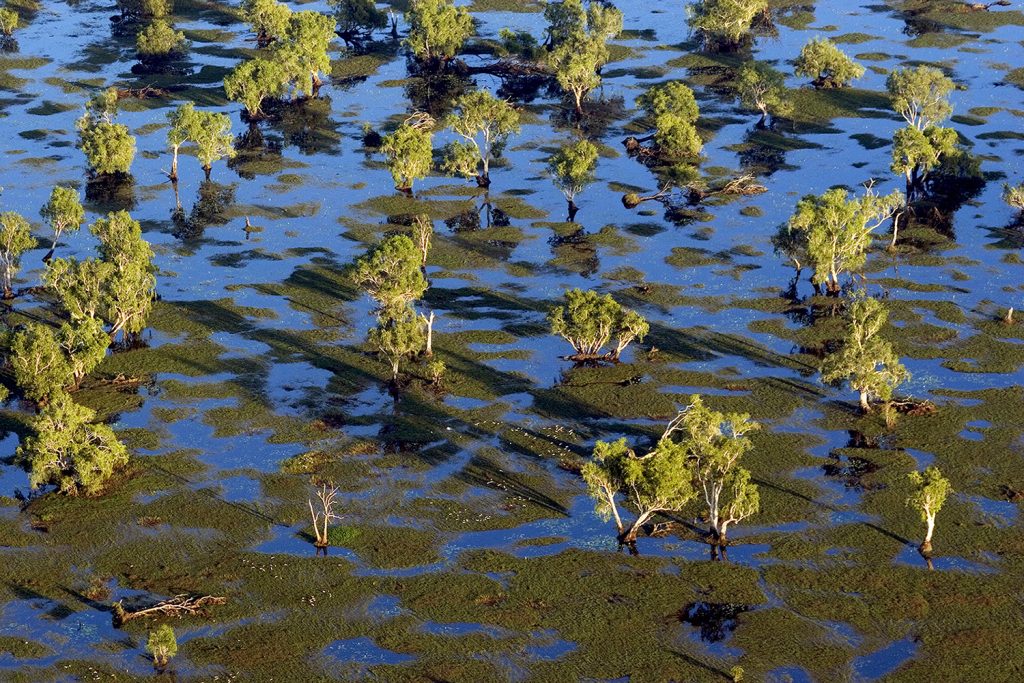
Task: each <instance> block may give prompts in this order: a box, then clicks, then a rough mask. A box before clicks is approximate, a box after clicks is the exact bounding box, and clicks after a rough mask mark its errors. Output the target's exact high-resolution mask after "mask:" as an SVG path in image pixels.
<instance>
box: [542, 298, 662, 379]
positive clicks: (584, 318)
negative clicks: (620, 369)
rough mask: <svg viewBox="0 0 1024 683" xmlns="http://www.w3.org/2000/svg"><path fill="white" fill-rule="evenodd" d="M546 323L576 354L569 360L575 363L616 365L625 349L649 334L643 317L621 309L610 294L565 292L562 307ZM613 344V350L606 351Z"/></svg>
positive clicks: (634, 312)
mask: <svg viewBox="0 0 1024 683" xmlns="http://www.w3.org/2000/svg"><path fill="white" fill-rule="evenodd" d="M548 322H550V323H551V333H552V334H555V335H558V336H560V337H562V338H563V339H565V340H566V341H567V342H569V344H570V345H571V346H572V348H573V351H574V352H575V353H574V354H573V355H572V356H569V359H570V360H573V361H577V362H592V361H599V360H604V361H612V362H618V360H619V358H620V357H621V356H622V352H623V351H625V350H626V347H628V346H629V345H630V344H631V343H632V342H634V341H643V339H644V337H645V336H646V335H647V333H648V332H649V331H650V325H649V324H648V323H647V321H646V320H645V319H644V317H643V316H641V315H640V314H639V313H637V312H636V311H633V310H630V309H628V308H624V307H623V306H622V305H621V304H620V303H619V302H617V301H616V300H615V299H613V298H612V296H611V295H610V294H605V295H603V296H602V295H600V294H598V293H597V292H595V291H593V290H584V289H570V290H568V291H567V292H566V293H565V305H563V306H557V307H555V308H553V309H551V311H550V312H549V313H548ZM613 340H614V342H615V346H614V347H609V344H610V343H611V342H612V341H613ZM606 349H608V350H606Z"/></svg>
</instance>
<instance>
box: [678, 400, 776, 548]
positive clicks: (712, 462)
mask: <svg viewBox="0 0 1024 683" xmlns="http://www.w3.org/2000/svg"><path fill="white" fill-rule="evenodd" d="M760 428H761V425H760V424H758V423H757V422H754V421H752V420H751V419H750V416H749V415H747V414H746V413H728V414H726V413H719V412H717V411H714V410H711V409H710V408H708V407H707V406H705V405H704V402H703V400H701V397H700V396H697V395H695V396H694V397H693V399H692V400H691V402H690V405H689V406H688V407H687V408H686V409H685V410H684V411H683V412H682V413H680V416H679V417H678V418H677V422H676V424H675V425H674V429H678V430H680V431H682V433H683V439H682V442H681V443H682V446H683V447H684V448H685V450H686V455H687V463H688V466H689V469H690V473H691V475H692V477H693V482H694V488H696V489H697V490H698V491H700V492H701V493H702V494H703V496H704V502H705V504H706V505H707V516H708V523H709V525H710V529H709V531H710V535H711V539H712V541H713V542H714V543H715V544H716V545H725V544H726V542H727V540H728V537H727V534H728V531H729V525H731V524H736V523H739V522H741V521H743V520H744V519H746V518H747V517H749V516H750V515H753V514H754V513H756V512H757V511H758V510H759V509H760V497H759V493H758V490H757V485H756V484H754V483H753V482H751V481H750V472H748V471H747V470H745V469H744V468H742V467H740V466H739V461H740V458H741V457H742V456H743V454H744V453H746V452H747V451H749V450H750V449H751V448H753V444H752V443H751V441H750V438H749V437H748V436H747V434H748V433H750V432H753V431H755V430H758V429H760Z"/></svg>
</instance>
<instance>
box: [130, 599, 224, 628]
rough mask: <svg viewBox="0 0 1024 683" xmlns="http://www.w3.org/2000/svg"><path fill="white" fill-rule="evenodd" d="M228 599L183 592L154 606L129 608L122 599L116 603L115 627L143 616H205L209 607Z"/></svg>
mask: <svg viewBox="0 0 1024 683" xmlns="http://www.w3.org/2000/svg"><path fill="white" fill-rule="evenodd" d="M227 601H228V599H227V598H224V597H218V596H215V595H204V596H202V597H192V596H190V595H188V594H185V593H182V594H181V595H175V596H174V597H173V598H168V599H167V600H161V601H160V602H158V603H156V604H155V605H153V606H152V607H144V608H143V609H138V610H128V609H125V607H124V605H123V604H122V601H120V600H118V601H117V602H115V603H114V611H113V621H114V627H115V628H119V627H120V626H121V625H122V624H125V623H127V622H129V621H132V620H134V619H139V618H142V617H157V616H161V617H178V618H181V617H185V616H205V614H206V608H207V607H211V606H213V605H223V604H224V603H226V602H227Z"/></svg>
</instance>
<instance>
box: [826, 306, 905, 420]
mask: <svg viewBox="0 0 1024 683" xmlns="http://www.w3.org/2000/svg"><path fill="white" fill-rule="evenodd" d="M888 318H889V313H888V311H886V310H885V307H884V306H883V305H882V302H880V301H879V300H878V299H873V298H870V297H863V298H859V299H857V300H855V301H854V302H853V303H852V304H851V306H850V310H849V318H848V320H847V327H846V337H845V339H844V340H843V346H842V348H840V349H839V350H838V351H836V352H834V353H830V354H829V355H827V356H825V360H824V361H822V364H821V380H822V381H823V382H827V383H830V384H831V383H837V382H843V381H848V382H849V384H850V388H851V389H853V390H854V391H856V392H858V393H859V394H860V407H861V410H862V411H863V412H865V413H869V412H871V401H872V400H879V401H884V402H888V401H890V400H891V399H892V394H893V391H895V389H896V387H898V386H899V385H900V384H902V383H903V382H905V381H906V380H908V379H909V378H910V373H908V372H907V369H906V368H905V367H903V364H902V363H900V360H899V357H898V356H897V355H896V352H895V351H893V348H892V345H891V344H890V343H889V342H888V341H886V340H885V339H883V338H882V336H881V332H882V328H883V327H884V326H885V323H886V320H888Z"/></svg>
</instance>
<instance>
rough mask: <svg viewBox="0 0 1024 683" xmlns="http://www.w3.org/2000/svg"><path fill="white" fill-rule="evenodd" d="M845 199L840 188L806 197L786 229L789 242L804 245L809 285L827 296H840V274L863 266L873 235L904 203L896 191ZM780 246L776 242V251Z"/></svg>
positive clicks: (901, 196) (799, 204) (797, 206)
mask: <svg viewBox="0 0 1024 683" xmlns="http://www.w3.org/2000/svg"><path fill="white" fill-rule="evenodd" d="M848 195H849V193H848V192H847V191H846V190H844V189H842V188H834V189H831V190H828V191H827V192H825V193H824V194H822V195H820V196H815V195H807V196H806V197H804V198H803V199H801V200H800V201H799V202H798V203H797V205H796V211H795V212H794V213H793V216H792V217H790V219H789V223H788V224H787V227H786V230H787V231H788V232H789V233H791V236H790V238H789V239H792V240H802V241H803V242H804V244H805V247H804V248H805V249H806V254H807V258H808V259H809V260H810V262H811V264H812V265H813V266H814V274H813V275H812V276H811V282H813V283H814V284H815V285H821V284H824V285H825V286H826V288H827V289H828V291H829V293H830V294H838V293H839V290H840V284H839V276H840V274H842V273H843V272H849V271H855V270H857V269H859V268H861V267H862V266H863V265H864V263H865V262H866V260H867V256H866V254H867V249H868V246H869V245H870V244H871V235H872V233H873V232H874V230H875V229H876V228H878V227H879V226H880V225H882V223H884V222H885V221H887V220H889V219H890V218H892V216H893V215H894V214H895V213H896V212H897V211H899V209H900V208H901V207H902V206H903V204H904V202H905V199H904V197H903V195H902V194H901V193H899V192H895V191H894V192H892V193H891V194H889V195H887V196H884V197H883V196H880V195H877V194H875V193H874V192H872V191H871V190H869V191H868V192H867V193H866V194H865V195H864V196H863V197H855V198H853V199H848ZM794 233H795V234H794ZM777 239H778V238H777ZM783 242H785V240H779V241H777V242H776V248H778V245H779V244H780V243H783ZM790 248H791V249H793V248H792V247H790ZM796 251H797V250H796V249H793V252H794V253H795V252H796Z"/></svg>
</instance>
